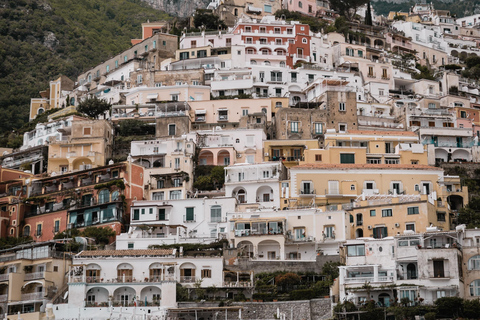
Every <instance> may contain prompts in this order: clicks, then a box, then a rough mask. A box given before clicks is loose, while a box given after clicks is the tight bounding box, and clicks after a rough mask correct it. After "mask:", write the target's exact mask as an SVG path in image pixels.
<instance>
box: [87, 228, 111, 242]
mask: <svg viewBox="0 0 480 320" xmlns="http://www.w3.org/2000/svg"><path fill="white" fill-rule="evenodd" d="M81 235H82V236H83V237H86V238H93V239H95V243H96V244H109V243H110V239H111V238H112V237H114V236H115V235H116V233H115V231H114V230H113V229H111V228H109V227H104V228H95V227H86V228H85V229H84V230H83V231H82V232H81Z"/></svg>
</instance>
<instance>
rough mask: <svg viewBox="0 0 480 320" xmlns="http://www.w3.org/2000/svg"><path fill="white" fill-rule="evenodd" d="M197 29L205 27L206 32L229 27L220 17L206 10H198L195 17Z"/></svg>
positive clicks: (194, 21)
mask: <svg viewBox="0 0 480 320" xmlns="http://www.w3.org/2000/svg"><path fill="white" fill-rule="evenodd" d="M193 24H194V26H195V28H201V27H204V28H205V29H206V30H218V29H226V28H227V25H226V24H225V22H224V21H223V20H220V17H219V16H217V15H215V14H213V13H211V12H209V11H206V10H197V12H196V13H195V16H194V17H193Z"/></svg>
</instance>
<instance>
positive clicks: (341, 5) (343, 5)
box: [330, 0, 368, 21]
mask: <svg viewBox="0 0 480 320" xmlns="http://www.w3.org/2000/svg"><path fill="white" fill-rule="evenodd" d="M367 2H368V0H331V1H330V7H331V8H332V9H333V10H335V11H337V12H338V13H340V15H342V16H344V17H345V18H347V20H348V21H353V20H354V18H355V15H356V14H357V9H358V8H359V7H360V6H363V5H364V4H366V3H367Z"/></svg>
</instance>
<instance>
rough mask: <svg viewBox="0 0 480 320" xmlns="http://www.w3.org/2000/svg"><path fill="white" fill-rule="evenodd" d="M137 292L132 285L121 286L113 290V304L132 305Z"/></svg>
mask: <svg viewBox="0 0 480 320" xmlns="http://www.w3.org/2000/svg"><path fill="white" fill-rule="evenodd" d="M136 298H137V292H136V291H135V289H133V288H132V287H126V286H122V287H119V288H117V289H115V291H114V292H113V305H114V306H122V307H128V306H133V304H134V301H135V299H136Z"/></svg>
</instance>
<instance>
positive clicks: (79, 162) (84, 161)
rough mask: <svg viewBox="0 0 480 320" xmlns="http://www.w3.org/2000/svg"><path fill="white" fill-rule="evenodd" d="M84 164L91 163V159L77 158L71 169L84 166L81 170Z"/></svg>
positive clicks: (78, 168)
mask: <svg viewBox="0 0 480 320" xmlns="http://www.w3.org/2000/svg"><path fill="white" fill-rule="evenodd" d="M86 165H92V160H90V159H88V158H86V157H81V158H77V159H75V160H74V161H73V163H72V166H73V170H80V166H84V167H83V169H82V170H85V169H86V167H85V166H86Z"/></svg>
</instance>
